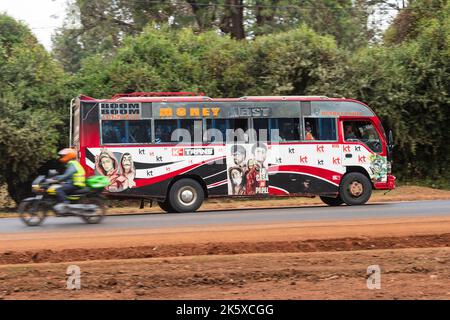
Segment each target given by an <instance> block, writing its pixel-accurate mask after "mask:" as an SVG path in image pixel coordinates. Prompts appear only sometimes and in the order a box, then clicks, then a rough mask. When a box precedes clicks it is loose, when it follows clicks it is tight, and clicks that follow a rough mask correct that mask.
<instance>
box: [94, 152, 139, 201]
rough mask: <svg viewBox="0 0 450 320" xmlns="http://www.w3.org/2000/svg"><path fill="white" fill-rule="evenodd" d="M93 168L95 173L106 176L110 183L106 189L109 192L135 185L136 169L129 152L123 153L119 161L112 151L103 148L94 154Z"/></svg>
mask: <svg viewBox="0 0 450 320" xmlns="http://www.w3.org/2000/svg"><path fill="white" fill-rule="evenodd" d="M95 169H96V172H97V174H101V175H103V176H106V177H108V179H109V183H110V184H109V186H108V187H106V190H107V191H109V192H121V191H124V190H126V189H128V188H133V187H135V186H136V183H135V182H134V178H135V175H136V170H135V167H134V162H133V159H132V157H131V154H130V153H124V154H123V155H122V156H121V157H120V161H119V160H117V158H116V156H115V155H114V153H113V152H111V151H110V150H108V149H106V148H103V149H101V151H100V154H99V155H98V156H95Z"/></svg>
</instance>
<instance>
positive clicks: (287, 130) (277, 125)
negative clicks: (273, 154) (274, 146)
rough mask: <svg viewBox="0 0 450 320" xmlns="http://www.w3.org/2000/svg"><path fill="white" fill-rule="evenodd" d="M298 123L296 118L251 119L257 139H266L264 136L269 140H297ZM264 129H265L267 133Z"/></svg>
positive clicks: (298, 134)
mask: <svg viewBox="0 0 450 320" xmlns="http://www.w3.org/2000/svg"><path fill="white" fill-rule="evenodd" d="M299 124H300V122H299V119H298V118H271V119H267V118H260V119H253V128H254V129H255V130H256V135H257V140H258V141H266V140H265V139H266V138H268V139H269V141H271V142H283V141H298V140H300V131H299ZM264 130H267V134H266V132H265V131H264ZM266 136H267V137H266Z"/></svg>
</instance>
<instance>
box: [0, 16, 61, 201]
mask: <svg viewBox="0 0 450 320" xmlns="http://www.w3.org/2000/svg"><path fill="white" fill-rule="evenodd" d="M66 82H67V79H66V76H65V75H64V72H63V71H62V69H61V68H60V67H59V66H58V64H57V62H55V61H54V60H53V59H52V58H51V57H50V55H49V54H48V53H47V52H46V51H45V49H44V48H43V47H42V46H41V45H40V44H38V43H37V41H36V39H35V38H34V36H33V35H32V34H31V32H30V31H29V30H28V29H27V28H26V27H25V26H24V25H22V24H21V23H18V22H16V21H14V19H12V18H10V17H8V16H6V15H0V114H1V115H2V121H1V122H0V154H1V158H0V184H1V183H4V182H6V183H7V184H8V190H9V192H10V195H11V196H12V197H13V198H14V200H17V199H18V198H19V197H20V196H21V195H23V192H24V191H25V190H24V189H25V187H24V186H23V184H28V183H29V180H30V179H32V178H33V177H34V175H36V173H37V172H38V169H39V168H40V167H41V166H42V165H43V164H45V163H46V161H48V160H49V159H51V158H54V156H55V150H56V147H57V146H58V144H59V143H60V140H63V139H64V138H65V137H64V135H62V134H61V133H62V132H64V131H63V130H64V127H63V126H62V122H61V120H60V119H62V118H64V116H63V114H64V113H63V106H64V104H65V99H66V94H67V90H66V89H65V84H66ZM26 187H27V188H26V189H28V188H29V185H27V186H26Z"/></svg>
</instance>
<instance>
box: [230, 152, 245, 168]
mask: <svg viewBox="0 0 450 320" xmlns="http://www.w3.org/2000/svg"><path fill="white" fill-rule="evenodd" d="M233 161H234V163H235V164H237V165H241V164H242V163H244V161H245V153H243V152H240V151H236V152H235V153H233Z"/></svg>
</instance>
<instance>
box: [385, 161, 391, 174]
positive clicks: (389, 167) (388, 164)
mask: <svg viewBox="0 0 450 320" xmlns="http://www.w3.org/2000/svg"><path fill="white" fill-rule="evenodd" d="M386 166H387V173H388V174H391V173H392V164H391V162H390V161H388V162H387V165H386Z"/></svg>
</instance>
